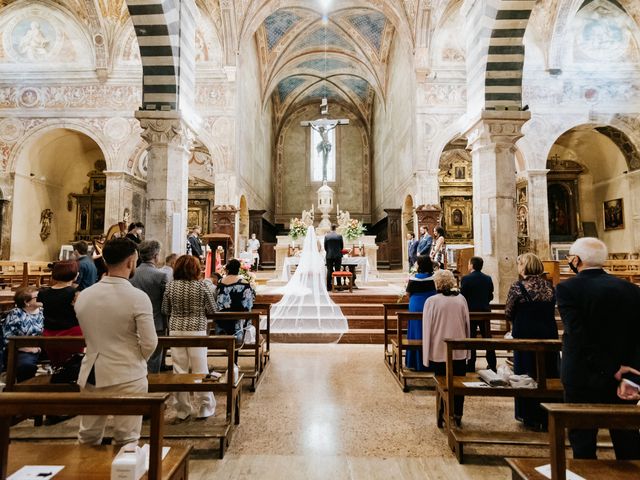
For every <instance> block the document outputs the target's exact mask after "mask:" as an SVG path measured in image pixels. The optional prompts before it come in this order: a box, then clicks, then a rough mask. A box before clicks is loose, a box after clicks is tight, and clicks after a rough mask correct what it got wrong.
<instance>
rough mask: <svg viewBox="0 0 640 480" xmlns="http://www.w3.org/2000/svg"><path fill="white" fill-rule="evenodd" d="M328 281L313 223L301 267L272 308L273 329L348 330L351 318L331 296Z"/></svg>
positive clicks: (299, 330)
mask: <svg viewBox="0 0 640 480" xmlns="http://www.w3.org/2000/svg"><path fill="white" fill-rule="evenodd" d="M326 284H327V277H326V267H325V263H324V258H323V257H322V255H321V254H320V252H319V251H318V241H317V237H316V233H315V230H314V228H313V227H309V228H308V229H307V236H306V237H305V239H304V245H303V247H302V253H301V254H300V263H299V264H298V268H297V269H296V271H295V273H294V274H293V277H291V280H289V283H287V285H286V286H285V287H283V289H282V292H283V296H282V300H280V301H279V302H278V303H276V304H275V305H273V306H272V308H271V332H273V333H330V334H342V333H345V332H347V331H348V330H349V326H348V323H347V319H346V317H345V316H344V315H343V314H342V311H341V310H340V307H339V306H338V305H336V304H335V303H334V302H333V300H331V297H330V296H329V293H328V292H327V287H326Z"/></svg>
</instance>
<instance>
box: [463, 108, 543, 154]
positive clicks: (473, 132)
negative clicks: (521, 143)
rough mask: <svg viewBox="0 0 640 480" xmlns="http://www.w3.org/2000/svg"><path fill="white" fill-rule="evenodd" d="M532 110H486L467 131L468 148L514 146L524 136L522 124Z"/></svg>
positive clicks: (528, 117) (529, 116)
mask: <svg viewBox="0 0 640 480" xmlns="http://www.w3.org/2000/svg"><path fill="white" fill-rule="evenodd" d="M530 118H531V112H521V111H510V110H504V111H503V110H498V111H493V110H484V111H482V112H481V114H480V117H479V118H476V119H475V120H474V121H473V122H472V124H471V127H470V128H469V129H468V130H467V132H466V137H467V142H468V148H471V150H472V151H473V150H478V149H482V148H487V147H491V146H497V147H498V148H512V147H515V143H516V142H517V141H518V140H519V139H520V138H522V136H523V133H522V126H523V125H524V124H525V123H526V122H527V121H528V120H529V119H530Z"/></svg>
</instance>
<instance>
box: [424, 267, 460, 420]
mask: <svg viewBox="0 0 640 480" xmlns="http://www.w3.org/2000/svg"><path fill="white" fill-rule="evenodd" d="M433 281H434V282H435V285H436V291H437V292H438V294H437V295H433V296H432V297H430V298H429V299H427V301H426V302H425V304H424V312H423V315H422V338H424V341H423V342H422V355H423V357H422V359H423V360H422V361H423V362H424V365H425V366H426V367H429V369H430V370H433V372H434V373H435V374H436V375H446V373H447V344H446V343H445V342H444V340H445V339H446V338H452V339H460V338H468V337H469V308H468V307H467V301H466V300H465V299H464V297H463V296H462V295H459V292H458V291H457V290H455V287H456V280H455V278H454V277H453V273H451V272H450V271H449V270H438V271H437V272H436V273H434V274H433ZM467 358H468V352H466V351H464V350H456V351H454V352H453V374H454V375H466V373H467ZM463 407H464V397H463V396H460V395H456V396H455V397H454V399H453V419H454V421H455V422H456V424H457V425H458V426H459V425H460V422H461V420H462V412H463ZM443 410H444V409H443V405H439V406H438V418H442V415H443V414H444V411H443Z"/></svg>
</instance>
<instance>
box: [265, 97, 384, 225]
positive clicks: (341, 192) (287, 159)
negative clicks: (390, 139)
mask: <svg viewBox="0 0 640 480" xmlns="http://www.w3.org/2000/svg"><path fill="white" fill-rule="evenodd" d="M331 115H332V117H334V116H335V118H344V117H349V118H350V124H349V125H344V126H340V127H338V128H337V129H336V146H335V148H336V168H337V170H336V181H335V182H330V183H329V186H330V187H331V188H333V190H334V192H335V196H334V203H335V204H336V207H337V206H338V205H339V206H340V209H341V210H347V211H349V213H350V214H351V217H352V218H358V219H360V220H364V221H365V222H369V221H370V218H371V210H370V205H371V202H370V199H367V198H366V196H368V195H370V192H371V190H370V187H369V185H367V184H366V181H367V180H366V178H365V176H364V172H365V170H366V169H367V167H368V166H367V165H366V163H367V162H368V161H369V157H368V156H367V155H365V149H366V145H365V143H364V141H363V134H364V127H363V126H362V124H361V122H360V121H358V120H355V119H354V117H353V115H352V114H351V113H350V112H348V111H346V110H345V109H344V108H342V107H341V106H339V105H336V104H333V105H332V106H331ZM302 120H309V112H308V111H306V110H304V109H303V110H302V111H298V112H297V113H295V114H294V115H293V120H292V121H290V122H287V127H286V128H285V129H284V130H283V132H282V135H284V142H283V148H284V150H283V156H282V169H281V171H282V175H283V179H282V194H281V198H282V201H281V203H280V205H281V206H280V208H278V210H277V211H276V221H277V222H283V223H288V222H289V220H290V219H291V218H293V217H298V218H299V217H300V215H301V213H302V210H309V209H310V208H311V205H316V207H315V208H316V211H317V190H318V188H320V186H321V183H320V182H312V181H311V173H310V166H311V163H310V162H311V160H310V149H311V146H310V139H309V137H310V129H309V128H305V127H302V126H300V122H301V121H302ZM336 213H337V211H336V209H335V208H334V211H333V212H332V213H331V215H332V216H333V215H335V214H336ZM319 218H320V213H319V212H318V213H317V215H316V220H318V219H319Z"/></svg>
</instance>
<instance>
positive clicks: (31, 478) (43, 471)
mask: <svg viewBox="0 0 640 480" xmlns="http://www.w3.org/2000/svg"><path fill="white" fill-rule="evenodd" d="M63 468H64V465H25V466H24V467H22V468H21V469H20V470H18V471H17V472H16V473H14V474H13V475H10V476H9V478H8V479H7V480H36V479H40V480H48V479H49V478H53V477H54V476H55V474H56V473H58V472H60V470H62V469H63Z"/></svg>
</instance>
